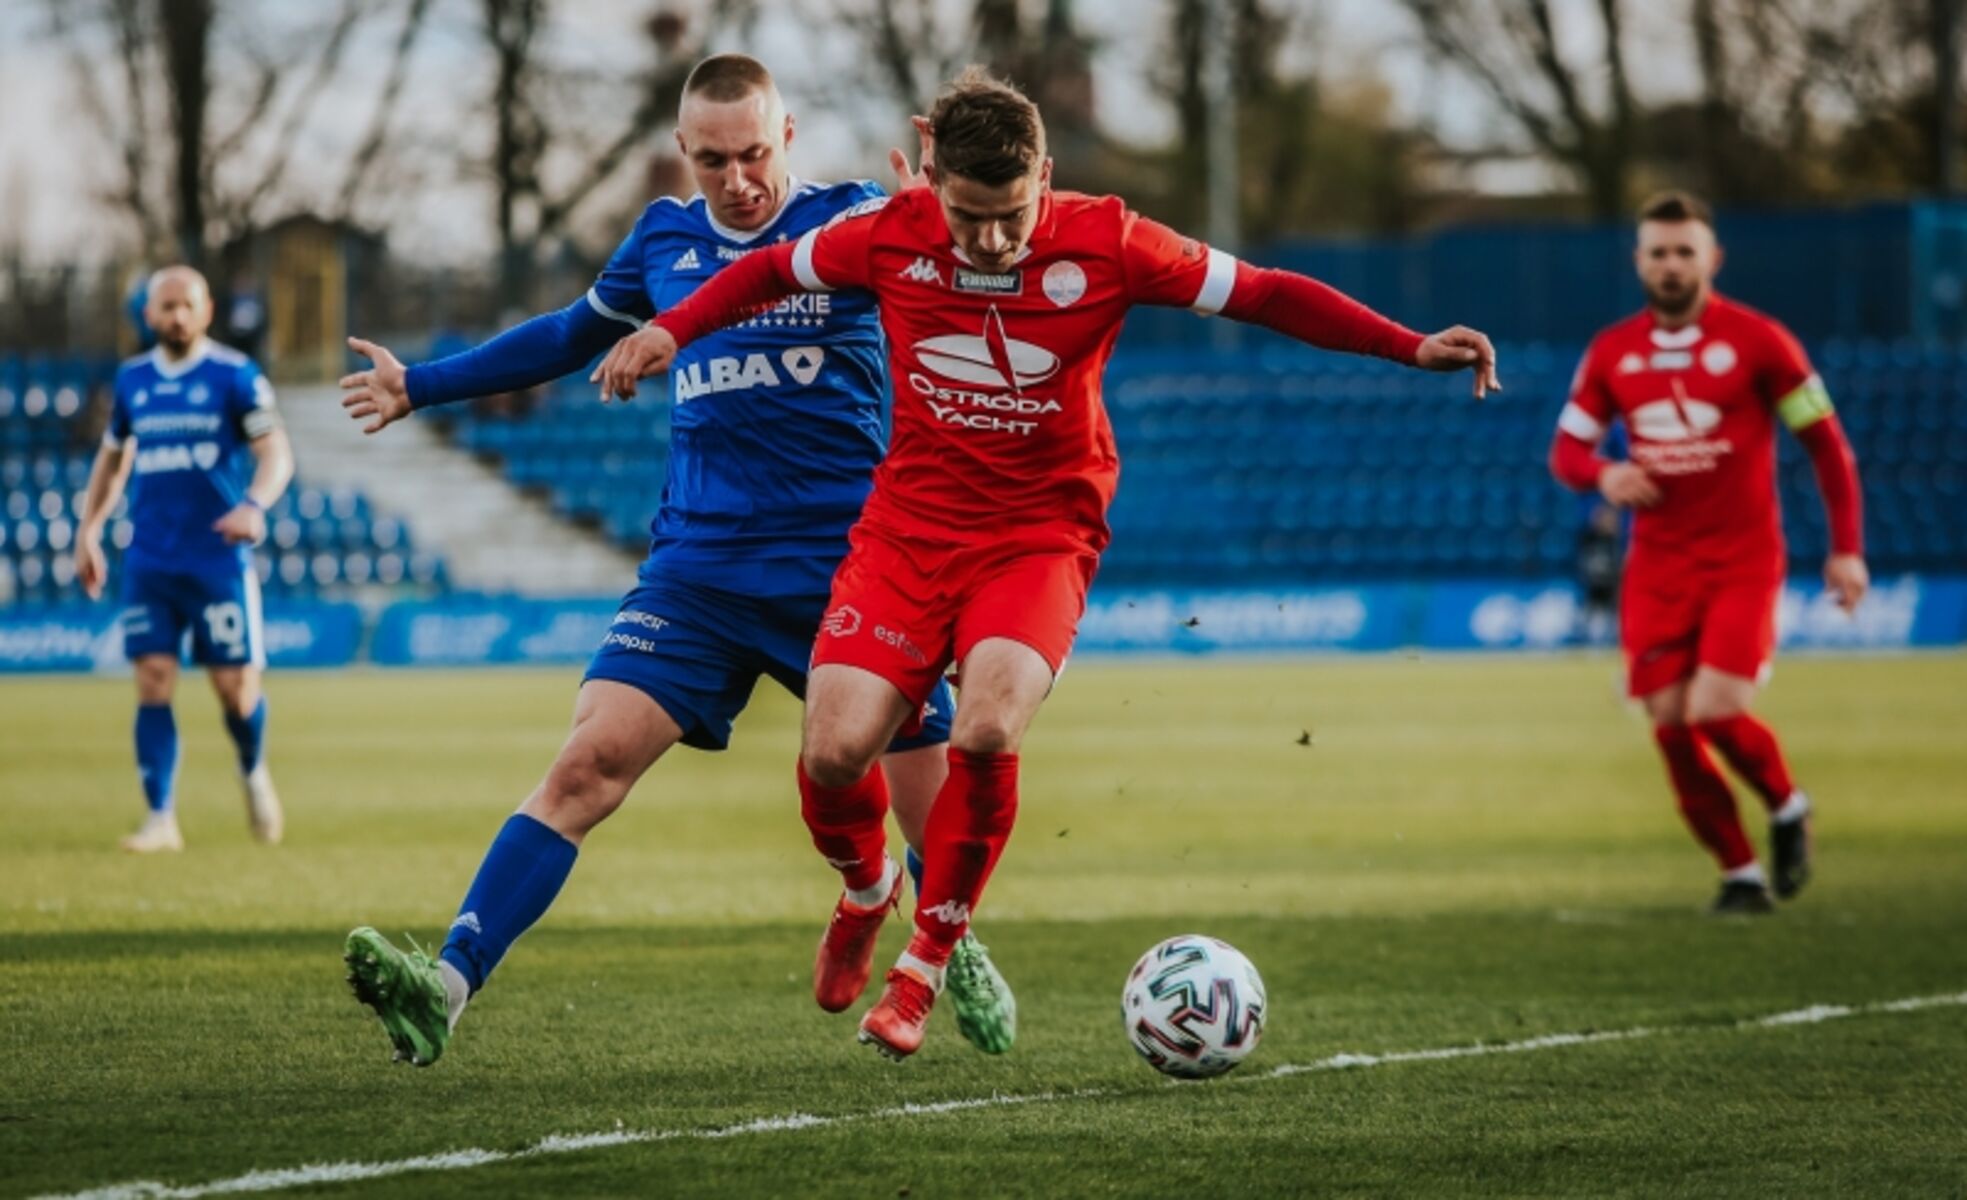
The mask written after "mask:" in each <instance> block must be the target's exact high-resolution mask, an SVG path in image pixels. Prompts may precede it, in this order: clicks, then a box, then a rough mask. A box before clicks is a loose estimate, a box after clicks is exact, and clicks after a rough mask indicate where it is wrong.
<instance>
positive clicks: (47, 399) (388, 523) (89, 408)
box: [0, 356, 447, 605]
mask: <svg viewBox="0 0 1967 1200" xmlns="http://www.w3.org/2000/svg"><path fill="white" fill-rule="evenodd" d="M115 371H116V363H115V362H114V361H113V360H109V359H96V358H54V357H31V358H24V357H18V356H0V604H9V603H12V604H22V605H44V604H56V603H75V602H78V601H81V600H82V595H81V591H80V589H79V588H78V587H77V586H76V583H75V562H74V542H75V534H76V524H77V516H78V513H79V510H80V506H81V499H82V490H83V488H84V486H85V485H86V484H87V483H88V479H89V465H90V462H91V460H92V459H93V458H94V456H95V452H96V445H97V439H98V438H99V437H100V436H101V431H102V426H103V422H104V420H105V415H106V413H107V411H108V404H109V389H110V384H111V381H112V380H113V378H114V376H115ZM296 457H297V458H298V459H299V460H300V462H301V464H302V469H303V475H302V477H301V478H298V479H297V480H296V481H295V483H294V485H293V486H292V487H290V488H289V489H288V490H287V494H286V495H285V496H284V497H282V498H281V500H280V503H278V504H277V505H275V506H274V507H273V510H272V511H271V512H270V513H268V514H267V541H266V544H265V545H263V546H261V547H260V548H259V550H258V551H257V553H256V554H255V559H256V562H257V565H258V569H259V575H260V579H261V582H262V584H263V585H264V588H265V592H266V594H267V596H268V597H269V598H274V597H282V598H284V597H296V598H320V597H335V596H339V595H342V594H345V593H347V592H349V591H351V590H353V589H357V588H362V587H370V586H381V587H384V588H388V589H391V590H404V591H413V592H417V593H437V592H442V591H444V590H445V588H446V587H447V579H446V572H445V567H444V563H443V561H442V560H441V559H440V558H438V557H437V556H435V555H433V554H429V553H426V552H423V551H420V550H419V549H418V548H417V547H416V546H415V545H413V544H412V541H411V537H410V533H409V530H408V529H406V528H405V527H404V526H403V524H402V523H401V522H399V521H397V520H395V519H394V518H392V517H388V516H383V515H379V514H377V513H376V512H375V511H374V510H373V508H372V507H371V505H370V504H369V501H368V500H367V498H366V497H364V496H363V495H361V494H360V493H358V492H355V491H352V490H349V489H342V488H337V489H326V490H324V489H321V488H316V487H311V486H309V485H308V484H307V482H306V480H305V474H304V473H305V464H306V461H307V450H306V447H304V446H302V447H298V448H297V450H296ZM123 512H124V509H123V507H122V506H119V507H118V509H117V514H116V518H115V519H114V520H113V521H112V523H111V526H110V529H109V531H108V535H107V536H106V537H105V538H104V549H105V550H106V551H108V552H109V555H110V570H111V573H112V579H113V578H114V573H115V571H116V557H117V554H118V552H119V551H121V550H122V549H123V548H124V547H125V546H127V545H128V544H129V538H130V525H129V522H128V521H127V520H125V519H124V516H123Z"/></svg>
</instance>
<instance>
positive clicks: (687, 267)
mask: <svg viewBox="0 0 1967 1200" xmlns="http://www.w3.org/2000/svg"><path fill="white" fill-rule="evenodd" d="M702 268H703V260H701V259H699V258H698V257H697V248H696V247H695V246H692V247H690V248H689V249H688V250H685V251H684V252H683V257H681V258H679V259H677V260H676V261H675V262H673V263H671V264H670V265H669V269H670V270H672V271H696V270H701V269H702Z"/></svg>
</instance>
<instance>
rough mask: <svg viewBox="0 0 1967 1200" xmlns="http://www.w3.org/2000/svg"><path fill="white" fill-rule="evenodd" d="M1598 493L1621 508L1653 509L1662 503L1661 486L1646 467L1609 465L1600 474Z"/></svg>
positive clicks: (1620, 464) (1625, 464) (1627, 464)
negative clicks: (1654, 480) (1647, 471)
mask: <svg viewBox="0 0 1967 1200" xmlns="http://www.w3.org/2000/svg"><path fill="white" fill-rule="evenodd" d="M1598 492H1599V494H1600V495H1602V496H1604V497H1605V499H1607V500H1608V501H1610V502H1611V503H1613V504H1615V505H1617V506H1618V507H1620V508H1651V507H1653V506H1654V505H1655V504H1658V503H1659V502H1660V485H1659V484H1657V483H1654V482H1653V477H1652V476H1651V475H1648V474H1647V473H1646V469H1645V468H1644V467H1640V466H1635V465H1633V464H1632V463H1629V462H1619V463H1607V464H1606V465H1605V469H1604V470H1603V471H1600V472H1599V473H1598Z"/></svg>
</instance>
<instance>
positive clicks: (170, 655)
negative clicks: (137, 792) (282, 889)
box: [75, 267, 294, 853]
mask: <svg viewBox="0 0 1967 1200" xmlns="http://www.w3.org/2000/svg"><path fill="white" fill-rule="evenodd" d="M144 315H145V320H146V321H147V322H148V323H149V325H150V328H151V329H152V330H153V331H154V332H155V334H156V337H157V345H156V348H155V349H153V350H151V351H150V352H149V353H148V354H144V355H141V356H139V357H137V358H133V359H130V360H129V361H128V362H126V363H124V364H123V366H122V368H121V369H120V370H118V371H117V372H116V400H115V408H114V409H113V411H112V412H111V414H110V418H109V428H108V430H107V431H106V432H105V433H104V434H103V442H102V448H101V449H100V450H99V451H97V452H96V461H95V466H94V468H93V469H92V470H91V471H90V472H89V487H88V492H87V494H86V496H85V497H84V499H83V505H82V530H81V534H80V535H79V537H78V539H77V546H76V554H75V562H76V574H77V577H78V578H79V579H80V580H81V583H82V587H83V589H84V590H85V591H87V592H88V594H89V596H90V598H91V599H94V598H96V597H99V596H101V595H102V589H103V583H104V580H105V578H106V577H107V575H108V568H107V566H106V564H105V561H104V559H103V553H102V533H103V526H104V524H105V523H106V522H107V521H108V520H109V515H110V513H111V512H113V511H115V508H116V501H117V499H118V498H119V497H121V495H122V494H123V487H124V485H125V484H126V483H127V482H128V481H129V480H130V478H131V476H132V475H133V474H134V476H135V479H136V483H135V489H134V491H132V493H131V495H130V521H131V524H132V525H133V526H134V527H135V531H134V534H133V536H132V538H131V541H130V547H129V550H128V551H127V552H126V553H125V554H124V555H123V580H122V603H123V611H122V617H121V622H122V627H123V651H124V653H125V654H126V655H128V657H129V659H130V661H131V662H133V663H135V664H136V674H137V731H136V741H137V770H138V772H139V774H141V776H142V777H143V793H144V799H145V800H146V801H147V802H148V803H149V806H150V815H149V816H148V817H147V818H145V820H144V823H143V825H142V827H141V828H139V829H138V830H137V831H136V832H135V833H133V834H131V835H130V836H129V837H126V838H124V839H123V848H124V849H125V850H130V851H134V852H137V853H151V852H154V851H159V850H182V849H184V837H183V835H182V834H181V833H180V832H179V830H178V818H177V812H176V810H175V808H174V807H173V805H172V791H173V788H174V786H175V784H176V782H177V770H178V729H177V721H176V719H175V718H174V717H173V716H172V714H171V697H172V694H173V693H174V692H175V691H176V690H177V682H178V664H179V663H180V661H181V660H182V655H183V653H184V643H185V639H186V638H187V637H189V638H190V641H191V660H192V661H193V662H195V663H198V664H199V665H201V666H203V667H204V668H205V672H206V674H207V675H209V676H210V677H211V680H212V689H213V690H214V691H216V692H217V693H218V697H219V707H220V709H221V710H222V711H223V712H224V714H225V727H226V731H227V732H228V733H230V734H231V735H232V741H233V744H234V746H236V747H237V749H238V751H239V776H240V779H241V780H242V781H243V784H244V788H245V793H246V815H247V818H248V820H249V821H250V823H251V825H252V830H253V835H254V836H255V837H257V838H258V839H259V840H260V841H262V842H268V843H273V842H278V841H279V840H280V834H281V825H282V818H281V812H280V798H279V796H278V795H277V794H276V793H275V792H274V790H273V776H272V774H271V773H270V772H269V771H268V770H267V766H266V696H265V694H264V693H263V692H262V691H261V690H260V670H261V668H262V667H264V666H265V665H266V646H265V643H264V642H263V640H262V638H261V633H260V584H259V577H258V576H256V575H255V574H254V573H253V557H252V550H251V547H252V546H254V545H256V544H258V543H259V542H260V541H262V540H263V539H264V538H265V537H266V510H267V509H268V508H269V507H271V506H272V505H273V503H274V502H275V501H277V500H279V499H280V494H281V493H282V492H284V491H286V490H287V482H288V481H289V480H290V479H292V478H293V475H294V455H293V450H292V448H291V447H290V446H289V445H288V444H287V434H286V431H285V430H283V429H282V428H281V426H280V415H279V413H278V412H276V411H275V410H274V407H273V388H272V387H271V386H270V385H268V383H267V381H266V376H264V375H262V374H260V370H259V368H258V367H257V366H255V365H254V364H253V361H252V360H251V359H249V358H247V357H246V356H245V355H243V354H240V353H238V352H236V351H233V350H229V349H227V348H226V347H224V346H221V345H218V344H217V343H215V342H213V341H211V340H210V339H208V338H207V337H206V336H205V331H206V330H207V329H209V328H211V324H212V294H211V289H210V288H209V287H208V286H207V285H206V283H205V279H204V276H202V275H200V274H199V273H198V272H196V271H194V270H192V269H191V268H189V267H167V268H165V269H164V270H162V271H159V272H157V274H155V275H153V276H151V279H150V284H149V288H148V300H147V302H146V305H145V309H144ZM249 458H250V459H251V460H252V463H253V466H252V470H251V473H250V476H249V477H248V476H247V474H246V472H245V469H244V466H245V460H247V459H249Z"/></svg>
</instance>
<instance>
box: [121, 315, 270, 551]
mask: <svg viewBox="0 0 1967 1200" xmlns="http://www.w3.org/2000/svg"><path fill="white" fill-rule="evenodd" d="M277 424H278V417H277V416H276V415H275V414H274V411H273V388H272V386H271V385H270V384H268V383H267V381H266V377H265V376H264V375H262V374H260V369H259V367H257V366H256V365H254V363H253V361H252V360H251V359H249V358H247V357H246V356H245V355H243V354H240V353H239V352H238V351H236V350H229V349H227V348H226V347H224V346H220V345H217V344H215V343H213V342H210V341H207V342H205V343H204V344H203V346H202V348H200V349H199V350H197V351H196V352H194V353H193V354H192V355H191V357H189V358H188V359H186V360H185V361H183V362H179V363H168V362H166V361H165V359H164V352H163V351H162V350H161V349H158V350H152V351H151V352H150V353H149V354H145V355H141V356H139V357H137V358H133V359H130V360H129V361H127V362H125V363H124V364H123V365H122V367H121V368H120V369H118V370H117V372H116V400H115V407H114V409H113V410H112V411H111V413H110V418H109V429H108V430H107V431H106V432H105V433H104V434H103V441H104V442H105V443H106V444H107V445H109V446H111V447H119V446H122V445H123V444H124V443H126V442H128V441H130V440H131V439H133V438H134V439H135V442H136V454H137V460H136V466H135V468H134V470H133V471H132V483H131V492H130V520H131V523H132V524H133V525H134V526H135V534H134V537H133V538H132V539H131V542H130V551H129V553H130V557H131V558H132V559H133V560H140V561H145V562H149V563H152V564H156V565H164V564H173V565H176V564H194V565H195V564H198V563H211V562H221V563H225V562H235V563H243V562H246V561H248V556H249V554H250V553H251V552H250V550H249V549H248V548H247V547H245V546H243V545H233V544H228V543H227V542H226V540H225V539H224V538H223V537H222V536H220V535H219V534H218V533H216V532H214V531H213V529H212V525H213V523H214V522H216V521H217V520H218V519H219V518H220V517H222V516H224V515H225V514H226V513H227V512H228V511H230V510H231V509H232V508H233V506H234V505H236V504H238V503H239V501H240V499H241V498H242V497H244V496H245V494H246V486H247V485H248V484H249V483H251V482H252V466H251V463H252V456H251V454H249V453H246V452H245V448H246V445H247V443H249V442H251V441H252V440H253V439H254V438H256V437H259V436H261V435H262V434H265V433H268V432H270V431H271V430H272V429H273V428H275V426H276V425H277Z"/></svg>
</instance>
